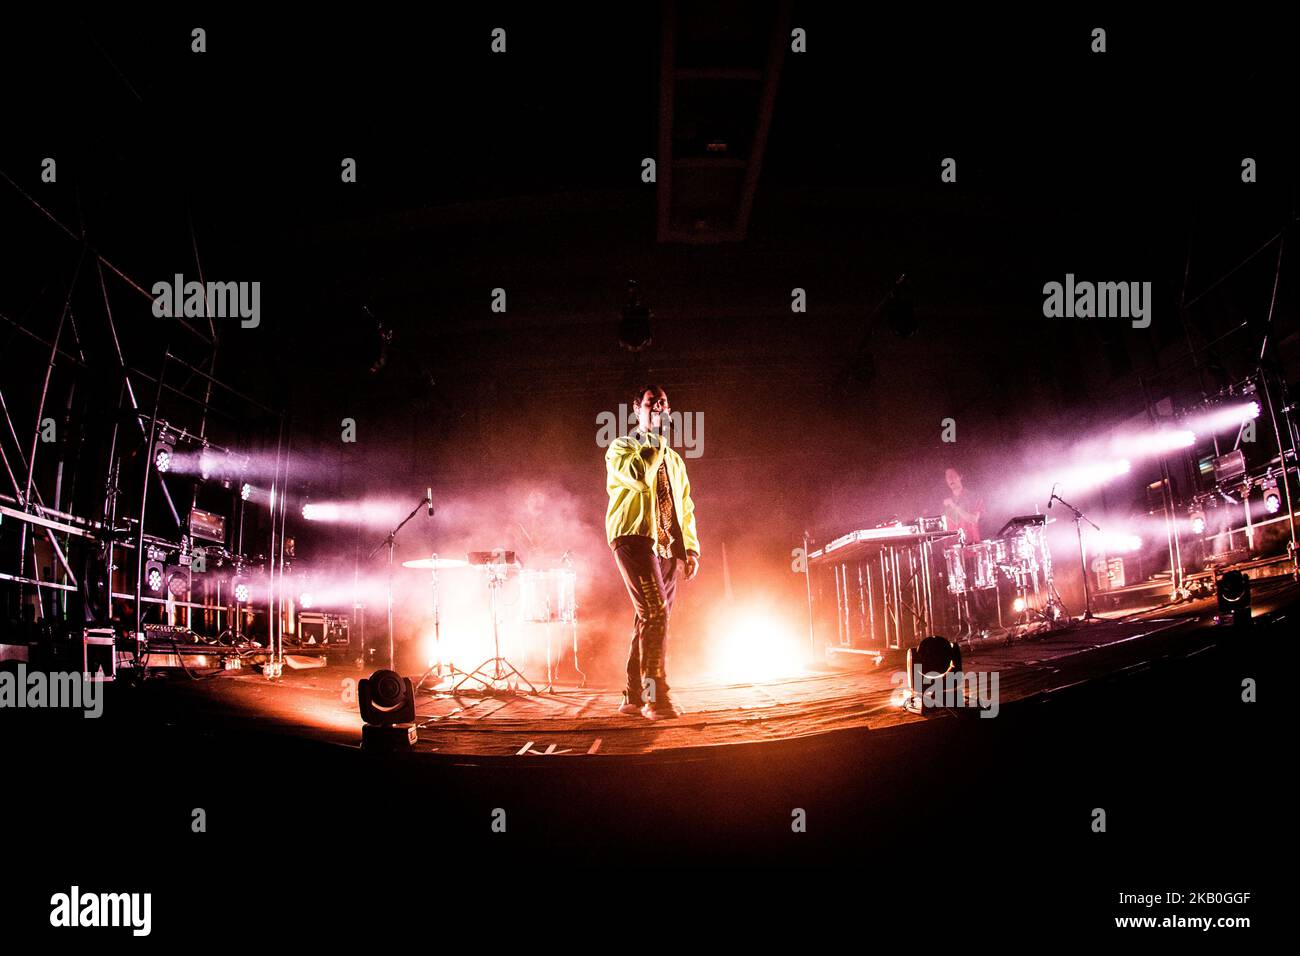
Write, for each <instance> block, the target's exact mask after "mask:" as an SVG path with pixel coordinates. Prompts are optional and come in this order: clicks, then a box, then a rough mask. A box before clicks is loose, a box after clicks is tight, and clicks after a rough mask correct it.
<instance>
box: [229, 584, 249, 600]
mask: <svg viewBox="0 0 1300 956" xmlns="http://www.w3.org/2000/svg"><path fill="white" fill-rule="evenodd" d="M230 584H231V586H232V587H234V589H235V601H236V602H237V603H239V604H247V603H248V599H249V597H250V596H251V592H250V591H249V589H248V583H247V582H246V581H244V580H243V579H242V578H239V577H235V578H231V580H230Z"/></svg>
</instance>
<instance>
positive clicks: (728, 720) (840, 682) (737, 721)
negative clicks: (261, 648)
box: [146, 582, 1296, 762]
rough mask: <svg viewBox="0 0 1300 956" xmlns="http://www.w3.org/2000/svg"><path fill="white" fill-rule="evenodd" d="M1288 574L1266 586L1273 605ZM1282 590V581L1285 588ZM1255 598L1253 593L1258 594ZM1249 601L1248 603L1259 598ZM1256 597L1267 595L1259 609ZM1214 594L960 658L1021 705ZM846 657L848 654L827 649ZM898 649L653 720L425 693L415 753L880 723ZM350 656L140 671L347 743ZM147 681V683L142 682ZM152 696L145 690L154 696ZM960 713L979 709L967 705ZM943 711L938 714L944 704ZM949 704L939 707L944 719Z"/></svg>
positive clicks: (1132, 652)
mask: <svg viewBox="0 0 1300 956" xmlns="http://www.w3.org/2000/svg"><path fill="white" fill-rule="evenodd" d="M1295 590H1296V589H1295V586H1294V585H1291V584H1290V583H1289V582H1288V583H1287V584H1286V585H1285V586H1284V587H1275V588H1273V589H1272V592H1273V599H1274V603H1278V604H1280V603H1283V602H1285V601H1289V600H1291V599H1293V598H1294V597H1295V593H1294V592H1295ZM1283 592H1285V593H1283ZM1261 597H1263V596H1261ZM1267 604H1268V602H1267V601H1266V600H1260V599H1258V598H1257V600H1256V614H1257V615H1258V614H1260V613H1263V612H1265V611H1266V610H1267ZM1261 605H1263V606H1262V607H1261ZM1213 614H1214V607H1213V602H1212V601H1204V600H1203V601H1199V602H1194V603H1191V604H1185V605H1180V606H1179V607H1178V608H1176V609H1173V608H1164V609H1155V610H1153V611H1150V612H1147V613H1145V614H1139V615H1135V616H1129V617H1126V618H1123V619H1118V620H1102V621H1096V622H1093V623H1089V624H1082V623H1075V624H1071V625H1069V626H1067V627H1065V628H1063V629H1061V630H1058V631H1056V632H1053V633H1048V634H1042V635H1038V636H1034V637H1027V638H1021V639H1016V640H1013V641H1011V642H1010V643H995V642H990V643H991V644H992V645H993V646H980V645H979V644H976V645H975V646H974V647H972V648H970V649H969V650H967V651H966V655H965V660H964V661H963V665H964V666H963V670H965V671H966V672H968V673H970V672H985V673H990V672H996V673H997V675H998V684H997V706H998V707H999V709H1002V708H1007V707H1017V706H1019V705H1023V704H1024V703H1025V702H1027V701H1032V700H1034V699H1036V698H1038V699H1041V697H1042V695H1050V694H1052V693H1054V692H1056V691H1060V690H1063V689H1065V688H1068V687H1072V686H1075V685H1077V684H1080V683H1084V682H1089V681H1096V680H1101V679H1104V678H1106V677H1107V676H1108V675H1112V674H1117V673H1120V672H1124V671H1126V670H1130V669H1132V668H1140V667H1143V666H1144V665H1147V664H1149V663H1152V662H1154V661H1157V660H1159V659H1161V658H1164V657H1171V656H1173V657H1177V656H1186V655H1191V654H1195V653H1197V652H1199V651H1200V650H1203V649H1204V648H1206V647H1208V646H1210V645H1212V644H1213V643H1215V642H1216V641H1220V640H1223V639H1224V638H1225V632H1227V631H1229V630H1231V629H1230V628H1223V627H1215V626H1213ZM837 657H840V658H842V657H844V655H837ZM902 671H903V663H902V661H901V660H890V659H886V660H885V661H883V662H882V663H880V664H879V665H873V664H872V663H870V662H869V661H863V662H861V663H858V662H857V659H856V658H855V659H854V660H853V661H851V662H850V663H848V664H847V665H842V664H838V663H837V664H836V665H829V664H827V665H822V666H820V667H818V668H816V669H812V670H809V671H808V672H806V673H803V674H799V675H792V676H790V677H787V678H785V679H781V680H772V681H766V682H762V683H740V684H725V685H724V684H707V685H705V684H695V685H692V684H690V683H686V682H684V683H683V684H681V685H680V686H678V685H676V684H675V685H674V687H673V697H674V700H675V701H676V702H677V704H678V706H679V707H680V708H681V709H682V710H683V714H682V716H681V717H679V718H676V719H673V720H667V721H662V722H659V723H650V722H648V721H646V720H645V719H644V718H642V717H640V716H624V715H621V714H619V713H618V711H617V708H618V705H619V703H620V702H621V701H620V696H619V691H620V690H621V688H608V689H592V688H585V689H579V688H562V687H557V688H556V690H555V692H554V693H544V694H539V695H536V696H520V697H505V698H500V697H479V696H459V697H453V696H448V695H438V696H432V695H429V694H421V695H420V696H419V698H418V702H417V704H418V706H417V713H418V721H419V741H418V743H417V745H416V748H415V749H416V751H417V753H421V754H427V755H429V757H430V758H434V759H437V758H442V759H447V758H454V759H458V760H465V761H469V762H474V761H475V760H483V759H486V760H490V761H496V760H500V759H503V758H506V759H515V758H523V759H528V758H533V757H566V758H585V759H599V758H603V757H616V756H617V757H623V758H627V757H635V756H642V757H644V756H653V757H659V758H662V757H673V756H675V757H678V758H688V759H692V758H700V759H707V757H708V755H709V753H710V752H711V751H712V752H714V753H716V752H717V751H716V750H713V748H720V747H728V746H731V745H755V744H764V743H770V742H775V741H795V740H798V739H800V738H811V737H815V736H818V735H824V734H832V733H843V732H848V733H853V732H860V733H868V732H879V731H888V730H891V729H893V728H899V727H903V726H906V725H908V724H910V723H915V722H918V721H923V720H927V719H933V718H931V717H921V716H917V715H915V714H912V713H910V712H909V711H907V710H905V709H904V708H902V707H901V706H900V705H899V702H900V699H901V698H900V695H899V693H898V687H899V681H900V680H901V674H902ZM359 676H362V675H361V673H360V672H359V671H357V670H355V669H354V668H351V667H340V666H329V667H323V668H317V669H311V670H302V671H294V670H290V669H286V671H285V676H284V678H283V679H282V680H279V681H274V682H273V681H268V680H266V679H265V678H264V677H262V676H261V674H260V673H258V672H244V673H242V674H238V675H234V676H220V677H217V678H215V679H212V680H200V681H184V680H167V681H161V682H153V681H151V682H149V684H154V683H162V684H167V685H170V686H168V687H166V688H165V691H166V693H165V697H166V699H167V700H168V703H169V706H168V707H167V711H168V717H169V719H175V720H176V721H177V722H178V723H189V722H196V723H199V724H204V723H215V724H217V725H221V726H226V727H229V728H232V729H236V730H240V731H244V730H257V731H274V732H277V733H292V734H295V735H299V736H305V737H309V738H312V739H315V740H317V741H322V742H329V743H332V744H338V745H343V746H348V747H357V746H359V743H360V737H361V720H360V716H359V713H358V711H357V706H356V703H355V695H354V694H349V693H348V690H349V682H351V683H352V685H353V686H354V685H355V681H356V679H357V678H358V677H359ZM146 689H148V688H146ZM150 696H152V694H151V695H150ZM963 713H965V714H967V715H970V716H972V717H973V716H975V713H976V712H975V711H974V710H969V709H968V710H965V711H964V712H963ZM953 714H954V712H953V711H948V712H947V715H948V716H951V715H953ZM943 716H945V715H944V714H941V715H940V718H942V717H943Z"/></svg>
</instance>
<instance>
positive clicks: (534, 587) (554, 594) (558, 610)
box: [520, 568, 578, 624]
mask: <svg viewBox="0 0 1300 956" xmlns="http://www.w3.org/2000/svg"><path fill="white" fill-rule="evenodd" d="M575 580H576V575H575V574H574V572H573V569H572V568H550V569H547V570H543V571H525V572H524V573H523V576H522V591H521V594H520V599H521V601H522V604H523V611H524V620H525V621H526V622H528V623H529V624H571V623H573V620H574V617H575V614H576V612H577V606H578V605H577V600H576V599H575V597H574V582H575Z"/></svg>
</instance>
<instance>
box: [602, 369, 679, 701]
mask: <svg viewBox="0 0 1300 956" xmlns="http://www.w3.org/2000/svg"><path fill="white" fill-rule="evenodd" d="M634 401H635V403H636V404H635V408H636V414H637V424H638V427H637V429H636V431H634V432H632V434H631V435H626V436H624V437H622V438H618V439H615V441H614V443H613V444H612V445H610V447H609V451H608V452H606V453H605V478H606V487H607V489H608V491H609V509H608V510H607V511H606V512H605V535H606V537H607V539H608V540H609V546H610V547H611V548H612V549H613V551H614V560H615V562H616V563H617V564H618V570H619V573H620V574H621V575H622V576H623V583H624V584H625V585H626V586H627V592H628V595H629V596H630V597H631V598H632V606H633V608H634V609H635V611H636V617H635V620H634V622H633V634H632V651H631V653H630V654H629V655H628V659H627V690H626V691H624V694H623V705H622V706H621V707H620V708H619V711H620V712H621V713H624V714H636V713H638V712H639V713H640V714H641V715H642V716H643V717H645V718H647V719H649V720H663V719H665V718H669V717H676V716H677V715H678V712H677V709H676V708H675V707H674V706H673V702H672V699H671V698H670V697H669V696H668V679H667V676H666V674H665V658H666V652H667V642H668V618H669V615H670V614H671V613H672V609H673V598H674V596H675V595H676V593H677V578H678V575H679V574H682V575H685V577H686V580H688V581H689V580H691V579H692V578H693V577H695V575H696V574H697V573H699V570H700V539H699V537H698V536H697V534H696V531H695V503H694V502H693V501H691V482H690V479H688V478H687V477H686V463H685V462H684V461H682V456H681V455H679V454H677V452H675V451H673V450H672V449H671V448H669V447H668V442H667V440H666V439H665V437H664V434H663V426H664V417H665V416H670V415H671V409H670V407H669V405H668V395H667V394H666V393H665V392H664V390H663V389H662V388H659V387H657V386H646V387H644V388H641V389H638V390H637V392H636V395H635V399H634Z"/></svg>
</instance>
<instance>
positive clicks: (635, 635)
mask: <svg viewBox="0 0 1300 956" xmlns="http://www.w3.org/2000/svg"><path fill="white" fill-rule="evenodd" d="M614 561H615V562H616V563H617V564H618V571H619V574H621V575H622V576H623V583H624V584H625V585H626V586H627V593H628V595H629V596H630V597H631V598H632V606H633V608H634V609H635V611H636V617H635V618H634V619H633V623H632V650H631V652H630V653H629V654H628V657H627V699H628V700H629V701H630V702H631V703H641V701H642V689H643V688H644V689H645V695H646V697H647V698H648V699H649V700H651V701H658V700H667V699H668V678H667V675H666V674H665V671H664V665H665V659H666V654H667V650H668V648H667V645H668V617H669V615H670V614H671V613H672V610H673V597H674V595H676V593H677V559H676V558H661V557H659V556H658V555H657V554H655V552H654V545H653V543H652V542H651V541H650V539H649V538H645V537H641V536H639V535H634V536H629V537H625V538H619V539H618V540H616V541H615V542H614Z"/></svg>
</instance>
